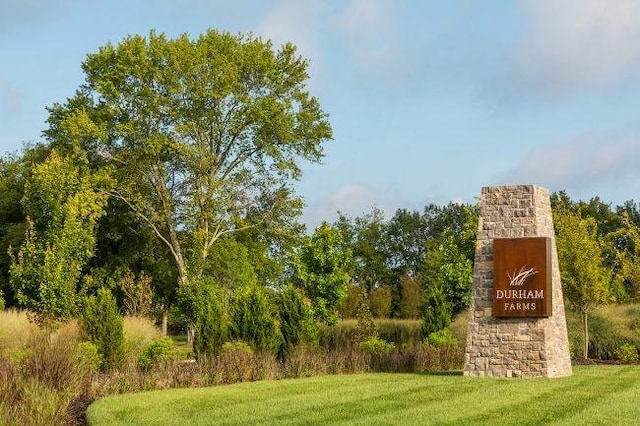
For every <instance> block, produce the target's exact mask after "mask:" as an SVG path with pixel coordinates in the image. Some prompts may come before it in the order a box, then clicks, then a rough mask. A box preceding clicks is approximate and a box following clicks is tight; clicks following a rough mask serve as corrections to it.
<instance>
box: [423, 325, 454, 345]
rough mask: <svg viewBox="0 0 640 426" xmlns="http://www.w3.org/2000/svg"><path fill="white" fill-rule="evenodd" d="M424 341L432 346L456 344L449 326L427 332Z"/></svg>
mask: <svg viewBox="0 0 640 426" xmlns="http://www.w3.org/2000/svg"><path fill="white" fill-rule="evenodd" d="M425 343H426V344H429V345H432V346H456V345H458V340H457V339H456V338H455V337H454V335H453V333H452V331H451V329H450V328H443V329H442V330H439V331H434V332H433V333H431V334H429V336H427V338H426V340H425Z"/></svg>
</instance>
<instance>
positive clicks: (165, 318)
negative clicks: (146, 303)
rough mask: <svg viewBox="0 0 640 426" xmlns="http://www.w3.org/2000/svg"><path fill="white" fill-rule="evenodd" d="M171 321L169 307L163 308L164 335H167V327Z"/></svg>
mask: <svg viewBox="0 0 640 426" xmlns="http://www.w3.org/2000/svg"><path fill="white" fill-rule="evenodd" d="M168 323H169V308H167V307H165V308H164V309H162V337H167V328H168Z"/></svg>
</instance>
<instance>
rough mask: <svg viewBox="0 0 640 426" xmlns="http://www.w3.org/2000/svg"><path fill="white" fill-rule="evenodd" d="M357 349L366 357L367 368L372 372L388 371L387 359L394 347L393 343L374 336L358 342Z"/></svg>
mask: <svg viewBox="0 0 640 426" xmlns="http://www.w3.org/2000/svg"><path fill="white" fill-rule="evenodd" d="M358 348H359V349H360V350H361V351H362V352H364V353H365V354H366V355H367V358H368V361H369V367H370V368H371V369H372V370H374V371H388V369H389V362H388V358H389V356H390V355H391V354H392V353H393V351H394V350H395V348H396V347H395V345H394V344H393V343H389V342H386V341H384V340H382V339H380V338H379V337H377V336H376V337H372V338H370V339H368V340H365V341H363V342H360V343H359V344H358Z"/></svg>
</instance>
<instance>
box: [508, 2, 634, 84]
mask: <svg viewBox="0 0 640 426" xmlns="http://www.w3.org/2000/svg"><path fill="white" fill-rule="evenodd" d="M527 11H528V14H529V18H530V27H529V29H528V33H527V35H526V37H525V39H524V41H523V43H522V44H521V45H520V46H519V48H518V49H517V52H516V53H515V60H516V63H517V67H518V69H519V72H520V73H521V75H522V76H523V77H524V79H525V80H526V81H527V82H528V83H533V84H535V85H537V86H538V87H542V88H543V89H545V90H549V91H551V92H567V91H569V92H570V91H575V90H580V89H584V88H587V89H589V88H594V87H595V88H599V87H604V86H609V85H614V84H616V83H617V82H618V81H619V79H622V78H624V77H629V76H630V75H631V74H632V73H634V72H637V71H638V70H640V43H638V40H639V39H640V2H638V1H636V0H616V1H604V0H564V1H556V0H529V1H528V2H527Z"/></svg>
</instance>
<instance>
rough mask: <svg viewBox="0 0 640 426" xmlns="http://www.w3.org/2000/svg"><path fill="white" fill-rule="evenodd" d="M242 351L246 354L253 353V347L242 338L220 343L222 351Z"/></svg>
mask: <svg viewBox="0 0 640 426" xmlns="http://www.w3.org/2000/svg"><path fill="white" fill-rule="evenodd" d="M239 352H242V353H244V354H247V355H253V349H252V348H251V346H250V345H249V344H248V343H245V342H243V341H242V340H234V341H231V342H224V344H223V345H222V353H223V354H229V353H239Z"/></svg>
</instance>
